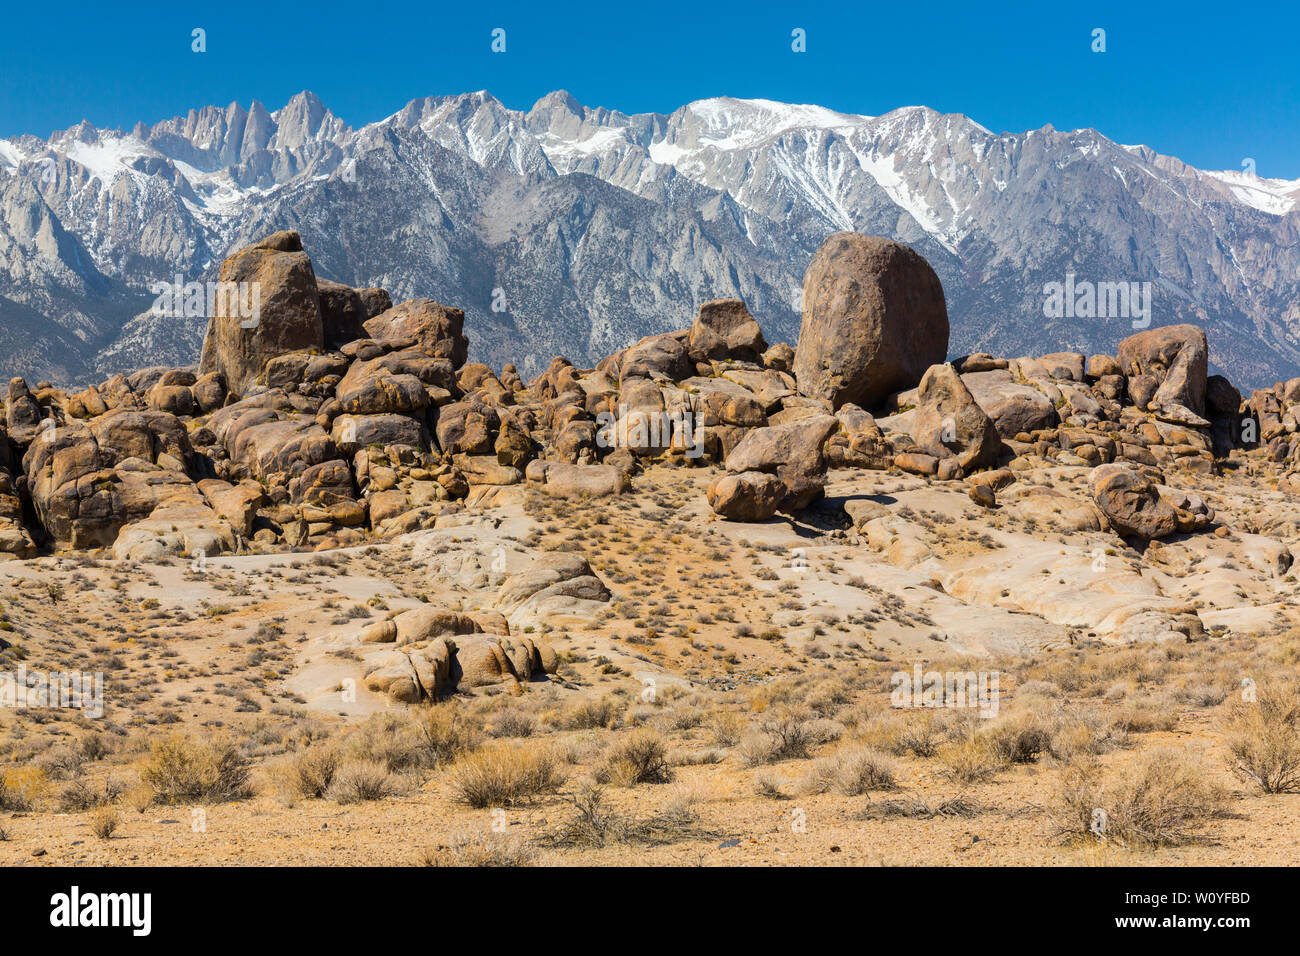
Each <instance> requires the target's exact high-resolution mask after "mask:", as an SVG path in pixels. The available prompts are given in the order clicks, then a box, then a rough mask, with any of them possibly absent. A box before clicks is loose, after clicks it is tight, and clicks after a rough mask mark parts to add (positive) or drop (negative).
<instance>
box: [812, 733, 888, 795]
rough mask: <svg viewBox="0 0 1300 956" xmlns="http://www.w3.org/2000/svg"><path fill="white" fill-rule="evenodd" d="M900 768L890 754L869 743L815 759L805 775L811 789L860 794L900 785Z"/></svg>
mask: <svg viewBox="0 0 1300 956" xmlns="http://www.w3.org/2000/svg"><path fill="white" fill-rule="evenodd" d="M897 777H898V771H897V766H896V765H895V763H894V761H893V760H891V759H890V758H889V757H888V756H887V755H886V754H883V753H881V752H880V751H878V750H872V749H871V748H869V747H856V746H849V747H843V748H841V749H840V750H839V751H837V752H836V753H834V754H831V755H830V756H828V757H823V758H821V759H820V760H817V761H815V762H814V763H813V765H812V769H811V770H809V772H808V776H807V777H806V778H805V779H804V782H803V789H804V790H805V792H807V793H830V792H832V791H834V792H836V793H842V794H843V795H844V796H846V797H856V796H859V795H861V794H864V793H869V792H871V791H873V790H894V789H896V788H897V787H898V780H897Z"/></svg>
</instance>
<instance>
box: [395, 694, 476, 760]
mask: <svg viewBox="0 0 1300 956" xmlns="http://www.w3.org/2000/svg"><path fill="white" fill-rule="evenodd" d="M410 719H411V725H412V727H414V729H415V734H416V738H417V740H419V741H420V744H421V746H422V747H423V749H424V751H425V753H426V755H427V759H428V761H429V764H428V765H429V766H437V765H439V764H444V763H450V762H451V761H453V760H455V759H456V758H457V757H460V756H461V755H462V754H467V753H470V752H471V751H473V750H475V749H477V748H478V746H479V745H480V743H481V742H482V734H481V732H480V728H479V727H478V726H477V725H475V724H474V723H473V722H472V721H471V720H470V719H469V718H468V717H467V716H466V714H465V713H464V711H463V710H461V708H460V707H459V706H457V705H455V704H446V703H444V704H422V705H420V706H419V707H414V708H412V712H411V717H410Z"/></svg>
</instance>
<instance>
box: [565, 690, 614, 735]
mask: <svg viewBox="0 0 1300 956" xmlns="http://www.w3.org/2000/svg"><path fill="white" fill-rule="evenodd" d="M622 717H623V705H622V704H620V703H619V702H618V701H616V700H614V699H613V698H612V697H602V698H600V699H599V700H582V701H579V702H578V703H576V704H573V705H572V706H571V707H569V709H568V710H566V711H565V712H564V713H563V714H561V715H560V727H562V728H563V729H564V730H613V729H614V728H615V727H617V726H618V725H619V723H620V721H621V720H622Z"/></svg>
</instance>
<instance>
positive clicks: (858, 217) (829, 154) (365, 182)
mask: <svg viewBox="0 0 1300 956" xmlns="http://www.w3.org/2000/svg"><path fill="white" fill-rule="evenodd" d="M284 228H292V229H297V230H298V231H300V232H301V233H302V235H303V237H304V241H305V242H306V243H307V245H308V247H309V248H311V249H313V259H314V261H315V263H316V267H317V269H318V271H319V272H320V274H321V275H323V276H326V277H328V278H332V279H335V280H337V281H341V282H346V283H349V284H353V285H375V284H378V285H383V286H385V287H387V288H389V289H390V290H391V291H392V292H393V295H394V298H395V299H400V298H406V297H410V296H416V295H427V296H430V297H432V298H436V299H439V300H440V301H444V302H448V303H452V304H456V305H459V306H461V307H462V308H464V309H465V310H466V312H467V315H468V317H469V321H468V323H467V326H468V328H469V330H470V332H471V347H472V351H473V353H474V355H475V356H476V357H477V358H479V359H482V360H485V361H489V362H492V363H494V364H498V365H499V364H501V363H502V362H505V361H515V362H517V363H519V364H520V367H521V370H523V371H525V373H527V372H528V371H529V370H530V369H531V370H534V371H535V370H540V369H541V368H543V367H544V366H545V363H546V361H547V360H548V359H549V358H550V357H551V356H552V355H555V354H564V355H567V356H568V357H569V358H571V359H573V360H574V361H577V362H590V361H593V360H595V359H596V358H599V357H600V356H602V355H605V354H608V353H609V352H612V351H614V350H615V349H617V348H618V347H620V346H622V345H624V344H626V343H627V342H629V341H631V340H634V339H636V338H638V337H640V336H642V335H646V334H650V333H653V332H659V331H665V330H668V329H672V328H680V327H684V326H685V325H687V324H689V321H690V319H691V318H692V317H693V315H694V312H695V310H696V308H697V307H698V305H699V303H700V302H702V301H704V300H706V299H710V298H716V297H721V296H732V295H738V296H741V297H743V298H744V299H745V300H746V301H747V302H748V303H749V304H750V307H751V309H752V311H753V312H754V314H755V315H757V316H758V317H759V318H760V319H761V321H762V322H763V324H764V326H765V328H766V329H767V330H768V331H769V338H771V339H772V340H777V339H782V338H785V339H788V340H790V341H794V339H795V337H796V335H797V332H798V290H799V284H800V281H801V278H802V275H803V271H804V268H805V267H806V265H807V263H808V260H809V259H810V258H811V256H812V253H813V251H814V250H815V249H816V247H817V245H818V244H819V243H820V242H821V240H822V239H824V238H825V236H826V235H828V234H829V233H831V232H834V231H837V230H841V229H852V230H856V231H861V232H869V233H876V234H881V235H887V236H891V237H893V238H896V239H899V240H901V241H904V242H907V243H909V244H911V245H913V246H914V247H915V248H917V249H918V251H920V252H921V253H922V254H923V255H924V256H926V258H927V259H929V260H930V262H931V263H932V264H933V265H934V267H935V269H936V271H937V272H938V274H939V276H940V278H941V279H942V281H943V284H944V289H945V293H946V295H947V299H948V307H949V312H950V316H951V319H952V339H951V343H950V351H951V353H952V354H954V355H956V354H961V353H964V352H969V351H974V350H985V351H990V352H994V353H1000V354H1006V355H1021V354H1030V353H1034V354H1037V353H1040V352H1043V351H1045V350H1047V349H1048V348H1059V349H1078V350H1082V351H1106V352H1110V351H1113V348H1114V345H1115V343H1116V342H1117V341H1118V340H1119V339H1120V338H1123V337H1124V336H1125V335H1127V334H1129V333H1131V332H1132V330H1133V329H1132V326H1131V324H1130V322H1129V321H1128V320H1127V319H1123V318H1107V319H1088V320H1083V319H1049V318H1046V317H1044V315H1043V293H1042V288H1043V284H1044V283H1045V282H1050V281H1062V280H1063V279H1064V278H1065V275H1066V273H1067V272H1068V271H1073V272H1074V273H1076V274H1077V276H1078V278H1079V279H1080V280H1089V281H1094V282H1098V281H1124V282H1139V281H1149V282H1152V283H1153V286H1154V289H1155V300H1154V303H1155V304H1154V310H1153V324H1156V325H1163V324H1169V323H1174V322H1181V321H1190V322H1195V323H1196V324H1199V325H1202V326H1204V327H1206V329H1207V331H1208V333H1209V336H1210V341H1211V343H1212V345H1213V348H1214V352H1213V354H1212V356H1211V358H1212V361H1213V363H1214V365H1215V366H1216V368H1218V369H1220V370H1223V371H1225V372H1226V373H1227V374H1229V376H1230V377H1232V378H1233V379H1234V381H1238V382H1240V383H1242V384H1246V385H1258V384H1264V383H1269V382H1272V381H1273V380H1275V379H1277V378H1286V377H1290V376H1292V375H1295V374H1298V373H1300V241H1298V240H1300V236H1298V235H1297V231H1298V229H1300V182H1283V181H1277V180H1264V179H1257V178H1254V177H1250V176H1247V175H1245V174H1242V173H1235V172H1226V173H1223V172H1205V171H1201V170H1197V169H1195V168H1193V167H1190V166H1187V165H1186V164H1184V163H1182V162H1181V161H1179V160H1177V159H1175V158H1173V157H1167V156H1161V155H1159V154H1157V153H1155V152H1154V151H1152V150H1150V149H1148V148H1146V147H1133V146H1121V145H1119V144H1116V143H1114V142H1112V141H1111V140H1109V139H1107V138H1106V137H1104V136H1102V135H1101V134H1100V133H1097V132H1096V131H1094V130H1077V131H1073V132H1060V131H1056V130H1054V129H1052V128H1051V127H1050V126H1049V127H1044V128H1043V129H1041V130H1032V131H1029V132H1027V133H1023V134H1001V135H997V134H994V133H992V132H990V131H989V130H987V129H985V128H984V127H982V126H980V125H979V124H978V123H975V122H974V121H972V120H970V119H968V118H967V117H964V116H961V115H959V114H951V115H943V114H939V113H935V112H934V111H932V110H928V109H925V108H923V107H909V108H904V109H900V110H895V111H893V112H891V113H888V114H885V115H883V116H880V117H867V116H856V115H850V114H844V113H837V112H834V111H831V110H827V109H823V108H821V107H816V106H791V105H787V104H780V103H774V102H771V101H765V100H733V99H730V98H727V97H719V98H715V99H710V100H702V101H697V102H695V103H691V104H688V105H686V106H683V107H681V108H680V109H678V110H677V111H675V112H674V113H672V114H637V115H626V114H622V113H619V112H617V111H611V110H606V109H603V108H588V107H585V106H583V105H581V104H580V103H578V102H577V101H576V100H575V99H574V98H573V97H572V96H570V95H568V94H567V93H563V92H557V93H552V94H549V95H548V96H546V97H543V98H542V99H541V100H539V101H538V102H537V103H536V104H535V105H534V106H533V107H532V108H531V109H530V110H528V111H519V110H511V109H508V108H507V107H505V106H504V105H503V104H501V103H500V102H499V101H497V100H496V99H495V98H493V97H491V96H490V95H489V94H487V93H482V92H480V93H470V94H463V95H458V96H447V97H430V98H426V99H419V100H414V101H412V102H411V103H409V104H408V105H407V106H406V107H405V108H403V109H402V110H401V111H399V112H397V113H395V114H393V115H392V116H390V117H388V118H386V119H384V120H382V121H380V122H377V123H373V124H370V125H368V126H365V127H362V128H360V129H352V128H351V127H349V126H348V125H347V124H345V123H344V122H342V121H341V120H340V119H338V118H337V117H335V116H334V115H333V114H332V113H330V111H329V110H328V109H327V108H326V107H325V106H324V104H322V103H321V102H320V100H319V99H318V98H317V97H315V96H314V95H312V94H310V93H302V94H299V95H298V96H295V97H294V98H293V99H292V100H291V101H290V102H289V103H288V104H287V105H286V106H285V107H284V108H283V109H280V110H278V111H275V112H273V113H272V112H268V111H267V110H266V109H265V107H263V106H262V105H261V104H259V103H254V104H253V106H252V108H251V109H249V110H244V109H243V108H242V107H240V106H238V105H237V104H231V105H230V106H229V107H226V108H224V109H222V108H218V107H205V108H203V109H201V110H196V111H191V112H190V113H189V114H188V115H187V116H185V117H178V118H176V119H172V120H168V121H165V122H162V123H158V124H156V125H154V126H152V127H149V126H145V125H143V124H139V125H137V126H136V127H135V128H134V129H133V130H132V131H131V132H129V133H122V132H119V131H102V130H97V129H95V128H94V127H93V126H91V125H90V124H89V123H86V122H83V123H81V124H79V125H78V126H75V127H73V128H71V129H69V130H65V131H63V132H61V133H56V134H54V135H53V136H52V137H51V138H50V139H49V140H40V139H38V138H36V137H32V136H24V137H19V138H16V139H11V140H0V355H2V356H3V358H4V366H5V367H4V369H3V371H5V372H8V373H9V374H24V375H27V376H28V377H31V378H33V379H36V378H42V377H48V378H52V379H55V380H58V381H66V382H78V381H84V380H90V379H94V378H99V377H102V376H103V375H104V374H106V373H108V372H111V371H116V370H121V369H127V368H134V367H139V366H142V365H150V364H159V363H167V364H185V363H188V362H192V361H194V359H195V358H196V356H197V353H198V346H199V342H200V341H201V337H202V332H203V327H204V326H205V324H206V319H204V318H195V319H177V318H162V317H158V316H154V315H151V314H148V313H147V312H145V310H146V309H147V308H148V306H149V303H150V302H151V301H152V295H151V294H150V293H149V291H148V290H149V286H150V285H151V284H153V283H155V282H159V281H169V280H171V279H172V278H173V277H174V276H175V275H176V274H180V275H182V276H184V277H185V279H187V280H189V279H195V278H210V277H212V276H213V275H214V274H215V269H216V267H217V265H218V264H219V263H220V260H221V259H222V257H224V256H225V255H226V254H227V253H228V252H229V251H231V250H233V249H234V248H237V247H239V246H241V245H243V244H245V243H247V242H248V241H250V240H252V239H254V238H256V237H258V236H260V235H262V234H265V233H269V232H271V231H274V230H277V229H284ZM498 289H499V290H501V291H500V293H496V290H498ZM494 305H495V306H496V308H494ZM142 313H143V314H142Z"/></svg>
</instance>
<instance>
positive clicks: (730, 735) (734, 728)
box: [706, 710, 749, 747]
mask: <svg viewBox="0 0 1300 956" xmlns="http://www.w3.org/2000/svg"><path fill="white" fill-rule="evenodd" d="M706 723H707V726H708V728H709V732H710V733H711V734H712V735H713V742H714V743H715V744H717V745H718V746H719V747H734V746H736V744H738V743H740V738H741V737H742V736H744V733H745V728H746V727H748V726H749V721H748V720H747V719H746V718H745V715H744V714H738V713H736V712H735V711H734V710H719V711H715V712H714V713H713V715H712V716H710V717H709V719H708V721H707V722H706Z"/></svg>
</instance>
